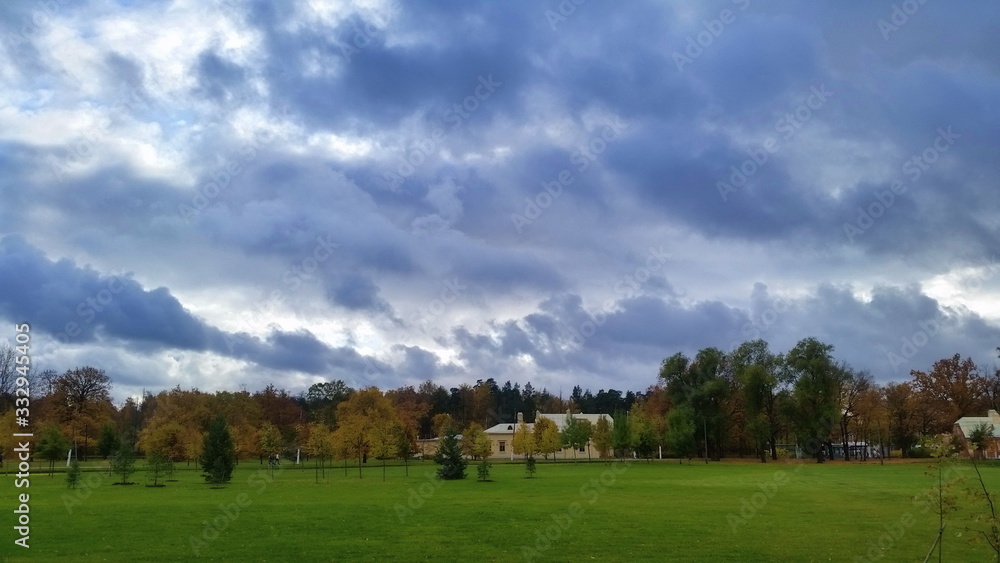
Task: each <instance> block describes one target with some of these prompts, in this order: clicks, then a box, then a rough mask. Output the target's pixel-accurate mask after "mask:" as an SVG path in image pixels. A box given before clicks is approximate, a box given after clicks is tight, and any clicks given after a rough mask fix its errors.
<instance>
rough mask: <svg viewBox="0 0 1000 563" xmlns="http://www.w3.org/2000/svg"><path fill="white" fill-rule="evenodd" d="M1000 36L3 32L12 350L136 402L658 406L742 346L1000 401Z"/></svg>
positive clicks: (874, 23)
mask: <svg viewBox="0 0 1000 563" xmlns="http://www.w3.org/2000/svg"><path fill="white" fill-rule="evenodd" d="M998 28H1000V11H998V7H997V5H996V3H995V2H991V1H985V0H984V1H968V2H960V3H954V2H951V3H949V2H943V1H940V0H920V1H918V0H906V1H896V2H889V1H870V0H864V1H862V0H856V1H844V0H838V1H834V0H830V1H817V2H808V3H805V2H797V1H791V0H788V1H783V0H774V1H770V2H766V1H763V0H714V1H697V2H694V1H670V0H665V1H655V2H654V1H635V2H628V3H619V2H602V1H597V0H562V1H556V0H543V1H541V2H538V1H535V0H531V1H527V0H525V1H517V0H512V1H505V2H490V1H463V2H457V1H455V2H445V1H438V2H416V1H412V0H364V1H362V0H359V1H354V2H346V1H345V2H339V1H321V0H289V1H287V2H269V1H253V0H248V1H238V0H172V1H168V0H146V1H142V0H91V1H87V0H79V1H77V0H47V1H33V0H5V1H4V2H3V3H0V318H2V319H3V320H4V321H5V322H4V325H6V326H7V329H6V330H0V339H6V340H9V341H12V340H13V338H14V334H15V331H14V324H15V323H22V322H27V323H30V326H31V334H32V337H33V338H32V341H31V346H32V348H31V351H32V356H33V365H34V367H35V369H36V370H41V369H55V370H57V371H59V372H62V371H64V370H66V369H69V368H72V367H77V366H82V365H91V366H95V367H98V368H101V369H104V370H105V371H106V372H107V373H108V375H109V376H111V377H112V379H113V381H114V395H115V397H116V398H117V399H118V400H122V399H123V398H124V397H126V396H129V395H140V394H141V393H142V391H143V390H147V391H153V392H156V391H159V390H161V389H167V388H171V387H174V386H177V385H180V386H181V387H183V388H191V387H196V388H198V389H201V390H205V391H214V390H221V389H228V390H236V389H240V388H246V389H249V390H256V389H261V388H263V387H264V386H266V385H268V384H274V385H276V386H277V387H281V388H285V389H288V390H289V391H291V392H293V393H296V392H300V391H303V390H305V389H306V388H308V387H309V385H311V384H313V383H317V382H322V381H328V380H333V379H343V380H344V381H346V382H347V383H348V384H350V385H352V386H354V387H363V386H368V385H377V386H379V387H380V388H382V389H388V388H395V387H399V386H402V385H416V384H419V383H420V382H421V381H424V380H427V379H431V380H434V381H435V382H438V383H440V384H442V385H444V386H446V387H450V386H456V385H458V384H460V383H470V384H471V383H474V382H475V381H476V380H479V379H483V380H485V379H487V378H490V377H492V378H494V379H495V380H496V381H498V382H499V383H500V384H503V382H505V381H508V380H509V381H511V382H517V383H521V384H522V385H523V384H524V383H525V382H528V381H530V382H531V383H532V385H533V387H535V388H536V389H541V388H546V389H548V390H549V391H550V392H552V393H562V395H563V396H568V395H569V393H570V391H571V390H572V388H573V386H575V385H580V386H582V387H584V388H590V389H591V390H593V391H594V392H596V391H597V390H599V389H607V388H615V389H620V390H634V391H641V390H644V389H645V388H647V387H648V386H650V385H652V384H654V383H655V382H656V378H657V373H658V368H659V364H660V362H661V361H662V360H663V359H664V358H666V357H668V356H670V355H672V354H674V353H677V352H683V353H685V354H688V355H689V356H690V355H693V354H694V353H695V352H697V350H699V349H701V348H705V347H710V346H714V347H718V348H721V349H723V350H731V349H733V348H734V347H735V346H736V345H738V344H739V343H740V342H743V341H746V340H752V339H755V338H763V339H765V340H767V341H768V342H769V343H770V345H771V348H772V350H774V351H776V352H782V351H786V350H788V349H790V348H791V347H793V346H794V345H795V343H796V342H797V341H799V340H800V339H802V338H805V337H815V338H818V339H819V340H821V341H823V342H825V343H827V344H830V345H832V346H834V357H835V358H836V359H837V360H839V361H843V362H847V363H849V364H850V365H851V366H853V367H854V368H856V369H859V370H868V371H869V372H870V373H871V374H872V376H873V377H874V378H875V380H876V381H879V382H883V383H884V382H888V381H902V380H905V379H908V377H909V371H910V370H911V369H918V370H928V369H930V367H931V365H932V364H933V362H934V361H935V360H937V359H941V358H945V357H950V356H952V355H954V354H961V355H962V356H968V357H971V358H973V359H974V360H975V361H976V362H977V363H978V364H980V365H981V366H982V367H984V368H985V367H988V366H992V365H994V362H995V360H996V357H997V356H996V354H997V352H996V348H997V346H1000V303H998V301H997V299H996V297H997V294H998V291H1000V276H998V273H1000V258H998V252H1000V240H998V229H1000V214H998V213H997V212H996V211H997V209H998V208H1000V206H998V204H1000V191H998V190H997V189H996V179H997V177H998V174H1000V158H998V156H1000V155H998V150H1000V107H998V105H997V100H1000V56H998V53H1000V35H998V34H997V33H996V30H997V29H998ZM0 326H2V325H0ZM4 333H6V334H4Z"/></svg>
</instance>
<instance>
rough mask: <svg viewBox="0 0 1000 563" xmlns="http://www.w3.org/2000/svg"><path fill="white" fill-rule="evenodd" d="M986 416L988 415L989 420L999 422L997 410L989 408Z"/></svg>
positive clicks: (999, 417) (999, 416)
mask: <svg viewBox="0 0 1000 563" xmlns="http://www.w3.org/2000/svg"><path fill="white" fill-rule="evenodd" d="M988 416H989V417H990V422H993V423H1000V413H998V412H997V411H995V410H993V409H990V412H989V413H988Z"/></svg>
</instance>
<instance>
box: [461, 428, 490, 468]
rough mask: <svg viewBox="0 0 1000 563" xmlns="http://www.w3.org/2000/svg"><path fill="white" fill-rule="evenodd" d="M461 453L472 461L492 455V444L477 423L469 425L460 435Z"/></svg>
mask: <svg viewBox="0 0 1000 563" xmlns="http://www.w3.org/2000/svg"><path fill="white" fill-rule="evenodd" d="M462 453H463V454H465V455H467V456H469V457H471V458H472V459H485V458H488V457H490V455H491V454H492V453H493V443H492V442H491V441H490V437H489V435H487V434H486V431H485V430H483V427H482V426H480V425H479V423H478V422H473V423H472V424H469V427H468V428H466V429H465V432H463V433H462Z"/></svg>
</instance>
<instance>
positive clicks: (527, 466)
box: [524, 456, 535, 479]
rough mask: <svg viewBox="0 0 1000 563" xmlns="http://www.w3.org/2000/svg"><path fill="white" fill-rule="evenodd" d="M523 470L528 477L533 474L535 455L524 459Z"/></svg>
mask: <svg viewBox="0 0 1000 563" xmlns="http://www.w3.org/2000/svg"><path fill="white" fill-rule="evenodd" d="M524 472H525V473H527V474H528V478H529V479H530V478H532V477H534V476H535V457H534V456H528V459H526V460H524Z"/></svg>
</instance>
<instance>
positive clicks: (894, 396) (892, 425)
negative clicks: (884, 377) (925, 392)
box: [883, 382, 919, 457]
mask: <svg viewBox="0 0 1000 563" xmlns="http://www.w3.org/2000/svg"><path fill="white" fill-rule="evenodd" d="M883 393H884V395H885V408H886V415H887V419H888V428H887V429H886V432H887V433H888V434H889V439H890V440H891V441H892V443H893V444H895V445H896V446H898V447H899V448H900V450H901V451H902V454H903V456H904V457H906V456H908V455H909V452H910V449H911V448H913V446H915V445H916V443H917V434H918V426H917V412H916V411H917V409H918V406H919V405H918V401H917V395H916V393H915V392H914V391H913V385H912V384H911V383H910V382H904V383H889V384H888V385H886V386H885V390H884V391H883Z"/></svg>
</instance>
